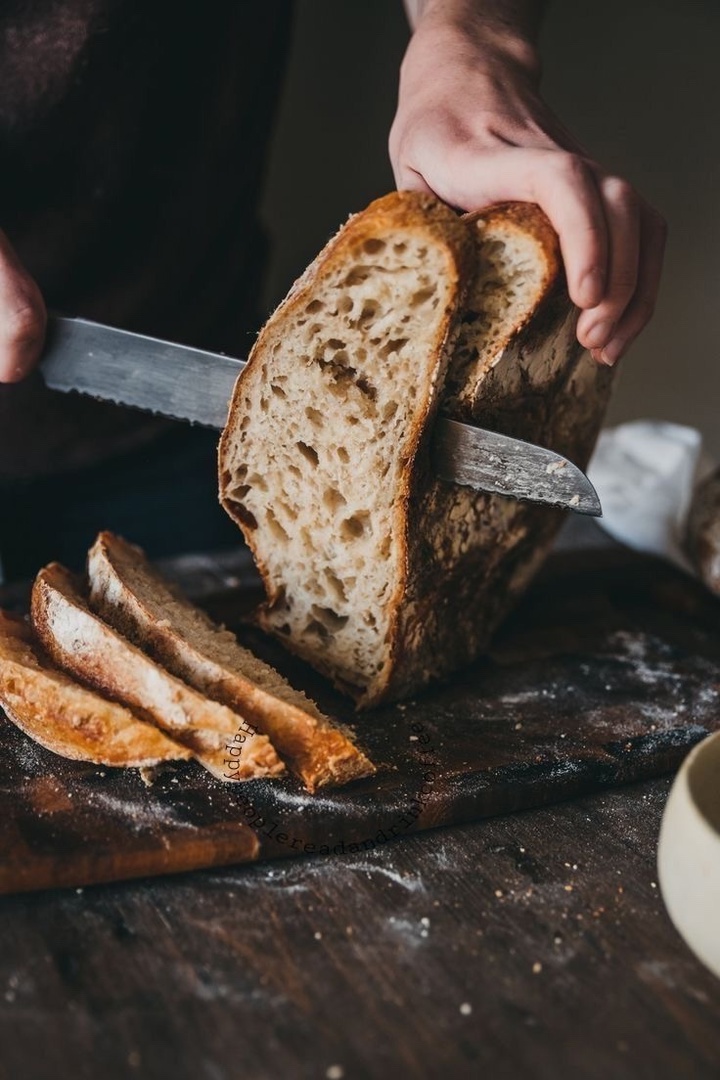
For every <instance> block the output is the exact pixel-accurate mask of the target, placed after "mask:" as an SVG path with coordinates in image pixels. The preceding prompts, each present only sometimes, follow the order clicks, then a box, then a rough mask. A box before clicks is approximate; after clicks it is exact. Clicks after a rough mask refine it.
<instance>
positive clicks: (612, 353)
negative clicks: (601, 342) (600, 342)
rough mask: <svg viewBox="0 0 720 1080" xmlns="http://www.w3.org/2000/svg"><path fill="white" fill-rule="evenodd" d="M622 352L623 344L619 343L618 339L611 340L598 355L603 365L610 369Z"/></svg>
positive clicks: (623, 349) (622, 342)
mask: <svg viewBox="0 0 720 1080" xmlns="http://www.w3.org/2000/svg"><path fill="white" fill-rule="evenodd" d="M624 351H625V342H624V341H621V340H620V338H613V340H612V341H610V342H608V344H607V345H606V346H605V348H604V349H601V351H600V355H601V356H602V359H603V363H605V364H607V365H608V367H612V366H613V364H617V362H618V360H619V359H620V357H621V356H622V354H623V352H624Z"/></svg>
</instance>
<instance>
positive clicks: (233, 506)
mask: <svg viewBox="0 0 720 1080" xmlns="http://www.w3.org/2000/svg"><path fill="white" fill-rule="evenodd" d="M229 502H230V507H229V508H230V513H231V514H232V515H233V517H235V518H237V520H238V521H239V522H241V523H242V524H243V525H244V526H245V528H246V529H257V527H258V523H257V518H256V517H255V515H254V514H252V513H251V512H250V511H249V510H247V509H246V508H245V507H244V506H243V505H242V503H237V502H235V501H234V500H233V499H230V501H229Z"/></svg>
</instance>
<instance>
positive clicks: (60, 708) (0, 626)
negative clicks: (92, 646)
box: [0, 611, 192, 767]
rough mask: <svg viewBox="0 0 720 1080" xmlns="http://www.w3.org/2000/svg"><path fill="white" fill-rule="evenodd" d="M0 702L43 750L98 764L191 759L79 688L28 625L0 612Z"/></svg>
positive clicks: (160, 735)
mask: <svg viewBox="0 0 720 1080" xmlns="http://www.w3.org/2000/svg"><path fill="white" fill-rule="evenodd" d="M0 705H2V708H3V711H4V712H5V713H6V715H7V717H8V719H10V720H12V722H13V723H14V724H16V725H17V726H18V727H19V728H20V729H21V731H24V732H25V734H26V735H29V736H30V738H31V739H34V740H35V742H38V743H40V745H41V746H44V747H45V748H46V749H47V750H52V751H53V753H55V754H60V755H61V756H62V757H66V758H74V759H75V760H77V761H92V762H94V763H95V764H96V765H112V766H121V765H124V766H135V767H147V766H151V765H158V764H159V763H160V762H162V761H181V760H187V759H188V758H191V757H192V750H190V749H189V748H188V747H186V746H181V745H180V744H179V743H177V742H175V741H174V740H173V739H169V738H168V737H167V735H164V734H163V733H162V731H159V730H158V728H156V727H155V726H154V725H153V724H148V723H145V722H144V721H143V720H141V719H139V718H138V717H137V716H134V715H133V714H132V713H131V712H130V710H129V709H125V708H123V706H122V705H117V704H115V703H114V702H111V701H106V700H105V699H104V698H101V697H100V696H99V695H98V694H95V693H93V691H92V690H88V689H86V688H85V687H84V686H80V685H79V684H78V683H76V682H75V681H74V680H73V679H71V678H70V677H69V676H68V675H66V674H65V673H64V672H62V671H59V670H58V669H57V668H55V667H54V665H53V664H52V663H51V661H50V660H49V658H48V657H47V656H45V655H43V652H42V650H41V648H40V646H39V644H38V642H37V641H36V640H35V639H34V637H33V633H32V631H31V629H30V627H29V625H28V624H27V623H26V622H25V621H24V620H23V619H20V618H18V617H17V616H13V615H9V614H7V613H6V612H3V611H0Z"/></svg>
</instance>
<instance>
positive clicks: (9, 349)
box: [0, 232, 47, 383]
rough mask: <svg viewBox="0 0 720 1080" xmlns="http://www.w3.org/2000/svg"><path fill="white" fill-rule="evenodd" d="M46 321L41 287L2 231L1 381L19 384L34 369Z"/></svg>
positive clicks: (0, 270) (0, 301)
mask: <svg viewBox="0 0 720 1080" xmlns="http://www.w3.org/2000/svg"><path fill="white" fill-rule="evenodd" d="M46 320H47V316H46V312H45V304H44V302H43V298H42V295H41V293H40V290H39V288H38V287H37V285H36V284H35V282H34V281H33V279H32V278H31V277H30V275H29V274H28V273H27V271H26V270H25V268H24V267H23V266H22V264H21V263H20V261H19V259H18V257H17V255H16V254H15V252H14V250H13V248H12V245H11V244H10V241H9V240H8V239H7V237H6V236H5V234H4V233H3V232H0V382H5V383H11V382H19V380H20V379H22V378H24V377H25V376H26V375H27V374H28V373H29V372H30V371H31V370H32V368H33V367H34V366H35V364H36V363H37V361H38V360H39V358H40V354H41V352H42V346H43V341H44V337H45V323H46Z"/></svg>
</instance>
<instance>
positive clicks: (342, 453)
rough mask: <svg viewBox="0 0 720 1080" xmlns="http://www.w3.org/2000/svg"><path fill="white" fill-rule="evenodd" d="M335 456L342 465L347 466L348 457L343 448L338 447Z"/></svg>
mask: <svg viewBox="0 0 720 1080" xmlns="http://www.w3.org/2000/svg"><path fill="white" fill-rule="evenodd" d="M337 456H338V458H339V459H340V461H342V463H343V465H347V464H348V462H349V461H350V455H349V454H348V452H347V450H346V449H345V447H344V446H338V448H337Z"/></svg>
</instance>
